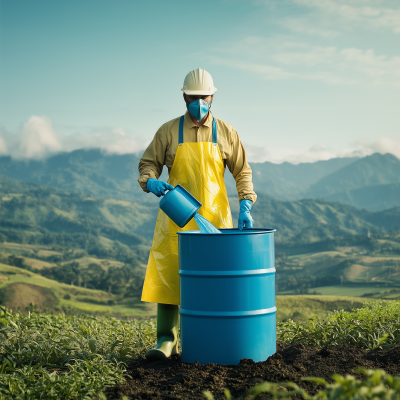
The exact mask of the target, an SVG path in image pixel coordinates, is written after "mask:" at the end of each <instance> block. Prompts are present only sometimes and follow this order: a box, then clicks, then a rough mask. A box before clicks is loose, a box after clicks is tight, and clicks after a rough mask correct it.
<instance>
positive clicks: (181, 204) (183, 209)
mask: <svg viewBox="0 0 400 400" xmlns="http://www.w3.org/2000/svg"><path fill="white" fill-rule="evenodd" d="M201 206H202V204H201V203H200V202H199V201H198V200H197V199H196V198H195V197H194V196H192V195H191V194H190V193H189V192H188V191H187V190H186V189H185V188H184V187H183V186H181V185H177V186H176V187H175V188H174V189H172V190H170V191H169V192H168V193H167V194H166V195H165V196H164V197H163V198H162V199H161V201H160V208H161V210H163V211H164V212H165V214H167V216H168V217H169V218H171V219H172V221H174V222H175V223H176V224H177V225H178V226H179V227H180V228H183V227H184V226H185V225H186V224H187V223H188V222H189V221H190V220H191V219H192V218H193V217H194V215H195V214H196V213H197V211H198V210H199V208H200V207H201Z"/></svg>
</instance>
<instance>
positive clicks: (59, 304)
mask: <svg viewBox="0 0 400 400" xmlns="http://www.w3.org/2000/svg"><path fill="white" fill-rule="evenodd" d="M20 293H23V294H24V295H23V296H21V295H20ZM366 301H370V299H367V298H361V297H351V296H343V297H340V296H311V295H297V296H293V295H292V296H277V298H276V304H277V308H278V313H277V320H278V321H283V320H287V319H294V320H296V321H300V320H302V319H305V318H311V317H313V316H314V315H315V316H318V317H324V316H326V315H327V314H328V313H329V312H330V311H334V310H345V311H350V310H352V309H353V308H357V307H361V306H362V305H363V303H365V302H366ZM110 303H111V304H110ZM0 304H2V305H5V306H7V307H8V308H11V309H14V310H15V309H16V308H18V309H19V310H21V311H22V312H26V311H27V310H31V304H34V307H35V309H36V310H38V311H53V312H54V311H55V312H60V311H64V312H67V313H68V314H70V313H77V314H82V313H83V314H86V315H90V314H95V315H96V314H97V315H101V314H103V315H109V316H115V317H118V318H137V317H139V318H148V317H155V305H154V304H152V303H144V302H141V301H140V299H139V298H133V297H128V298H123V297H122V298H121V297H120V296H117V295H114V294H112V293H108V292H104V291H101V290H93V289H85V288H83V287H79V286H71V285H68V284H65V283H59V282H57V281H54V280H52V279H47V278H45V277H43V276H41V275H38V274H36V273H34V272H31V271H27V270H24V269H21V268H17V267H11V266H8V265H5V264H0Z"/></svg>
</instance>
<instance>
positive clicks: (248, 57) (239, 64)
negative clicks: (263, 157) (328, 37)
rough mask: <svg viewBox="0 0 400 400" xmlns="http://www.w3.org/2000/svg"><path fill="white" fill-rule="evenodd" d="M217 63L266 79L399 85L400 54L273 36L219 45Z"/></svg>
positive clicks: (214, 57)
mask: <svg viewBox="0 0 400 400" xmlns="http://www.w3.org/2000/svg"><path fill="white" fill-rule="evenodd" d="M215 51H218V53H219V54H221V55H219V56H210V57H209V60H210V61H211V62H212V63H214V64H219V65H226V66H227V67H230V68H235V69H240V70H244V71H248V72H251V73H254V74H258V75H259V76H261V77H262V78H263V79H267V80H284V79H286V80H287V79H301V80H309V81H320V82H325V83H329V84H340V85H349V84H351V85H353V84H358V85H364V86H370V85H387V86H397V87H400V57H399V56H392V57H389V56H386V55H380V54H376V52H375V51H374V50H373V49H367V50H362V49H358V48H342V49H341V48H339V47H337V46H317V45H311V44H307V43H301V42H300V43H299V42H283V43H280V44H275V45H272V44H271V41H270V39H268V38H263V37H246V38H244V39H243V40H241V41H239V42H238V43H235V45H234V46H231V47H228V46H223V45H220V46H217V47H216V48H215Z"/></svg>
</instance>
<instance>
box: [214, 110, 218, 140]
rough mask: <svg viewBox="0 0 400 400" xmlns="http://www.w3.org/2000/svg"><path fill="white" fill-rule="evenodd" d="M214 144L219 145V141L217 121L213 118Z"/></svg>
mask: <svg viewBox="0 0 400 400" xmlns="http://www.w3.org/2000/svg"><path fill="white" fill-rule="evenodd" d="M213 143H214V144H218V140H217V121H216V120H215V118H214V117H213Z"/></svg>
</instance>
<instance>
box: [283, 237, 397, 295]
mask: <svg viewBox="0 0 400 400" xmlns="http://www.w3.org/2000/svg"><path fill="white" fill-rule="evenodd" d="M276 268H277V287H278V294H284V295H286V294H308V293H309V294H321V295H336V296H365V297H376V298H379V297H382V298H388V299H390V298H391V299H395V298H397V296H398V294H399V293H400V237H399V234H398V233H392V234H388V235H381V236H380V237H377V238H372V237H368V236H362V235H358V236H356V235H354V236H348V237H342V238H336V239H329V240H322V241H319V242H314V243H303V244H301V243H298V244H296V243H293V244H292V245H277V246H276Z"/></svg>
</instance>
